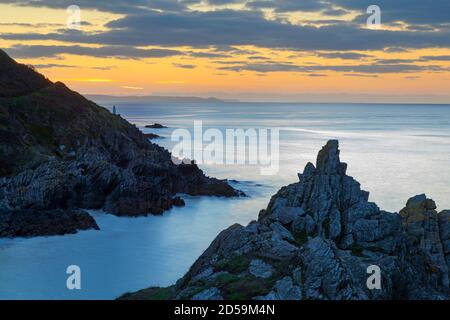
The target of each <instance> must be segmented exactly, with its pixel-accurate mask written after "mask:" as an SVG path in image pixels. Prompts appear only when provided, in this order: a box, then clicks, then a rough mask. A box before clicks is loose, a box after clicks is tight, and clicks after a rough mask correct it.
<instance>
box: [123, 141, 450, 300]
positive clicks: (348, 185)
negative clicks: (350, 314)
mask: <svg viewBox="0 0 450 320" xmlns="http://www.w3.org/2000/svg"><path fill="white" fill-rule="evenodd" d="M346 170H347V165H346V164H345V163H342V162H341V161H340V158H339V149H338V142H337V141H335V140H332V141H329V142H328V143H327V144H326V146H324V147H323V148H322V150H321V151H320V152H319V155H318V157H317V162H316V165H313V164H312V163H308V164H307V165H306V167H305V169H304V171H303V173H302V174H299V180H300V181H299V182H297V183H294V184H291V185H289V186H286V187H283V188H282V189H281V190H280V191H279V192H278V193H277V194H276V195H274V196H273V197H272V199H271V201H270V203H269V205H268V207H267V209H266V210H262V211H261V212H260V214H259V218H258V221H253V222H251V223H250V224H249V225H248V226H246V227H243V226H241V225H233V226H231V227H230V228H228V229H227V230H225V231H223V232H221V233H220V234H219V235H218V236H217V238H216V239H215V240H214V241H213V242H212V244H211V245H210V246H209V248H208V249H207V250H206V251H205V252H204V253H203V254H202V255H201V256H200V258H199V259H198V260H197V261H196V262H195V263H194V264H193V265H192V267H191V268H190V270H189V272H188V273H187V274H186V275H185V276H184V277H183V278H182V279H180V280H179V281H178V282H177V283H176V285H175V286H173V287H170V290H168V289H167V288H163V289H160V290H165V291H164V292H166V293H170V298H171V299H197V298H198V297H200V298H204V299H222V298H223V299H263V300H264V299H283V300H291V299H294V300H295V299H332V300H341V299H352V300H353V299H355V300H360V299H449V298H450V291H449V270H448V267H449V260H450V259H449V257H450V250H449V249H450V211H443V212H441V213H439V214H438V213H437V212H436V210H435V209H436V205H435V203H434V202H433V201H432V200H430V199H427V198H426V196H425V195H419V196H416V197H413V198H411V199H410V200H408V202H407V205H406V207H405V208H404V209H403V210H401V212H400V214H398V213H390V212H386V211H383V210H380V209H379V208H378V206H377V205H376V204H375V203H372V202H369V201H368V197H369V194H368V192H366V191H363V190H361V188H360V184H359V183H358V182H357V181H355V180H354V179H353V178H352V177H349V176H347V175H346ZM372 265H376V266H378V267H379V268H380V270H381V289H372V290H370V289H369V288H368V286H367V279H368V277H369V276H370V275H369V274H368V273H367V270H368V267H369V266H372ZM145 292H146V291H141V292H140V295H137V296H134V295H133V294H127V295H126V296H124V298H126V299H133V298H143V297H144V298H145ZM151 292H152V297H153V296H155V295H156V296H157V295H158V290H157V288H152V289H151Z"/></svg>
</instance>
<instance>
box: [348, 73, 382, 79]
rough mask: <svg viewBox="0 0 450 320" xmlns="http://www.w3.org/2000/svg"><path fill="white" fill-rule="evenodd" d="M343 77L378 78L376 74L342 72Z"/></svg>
mask: <svg viewBox="0 0 450 320" xmlns="http://www.w3.org/2000/svg"><path fill="white" fill-rule="evenodd" d="M344 76H345V77H360V78H378V75H376V74H360V73H344Z"/></svg>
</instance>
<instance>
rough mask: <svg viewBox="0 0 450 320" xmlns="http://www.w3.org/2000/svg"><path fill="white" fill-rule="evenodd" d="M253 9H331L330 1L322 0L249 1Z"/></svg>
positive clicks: (312, 10) (248, 3)
mask: <svg viewBox="0 0 450 320" xmlns="http://www.w3.org/2000/svg"><path fill="white" fill-rule="evenodd" d="M246 6H247V7H248V8H251V9H274V11H275V12H293V11H306V12H314V11H321V10H323V9H328V10H331V6H330V3H328V2H327V1H320V0H301V1H299V0H256V1H249V2H247V4H246Z"/></svg>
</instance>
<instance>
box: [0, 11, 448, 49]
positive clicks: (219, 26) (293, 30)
mask: <svg viewBox="0 0 450 320" xmlns="http://www.w3.org/2000/svg"><path fill="white" fill-rule="evenodd" d="M107 27H108V28H109V30H107V31H104V32H99V33H83V32H79V31H73V30H60V31H59V32H53V33H49V34H41V33H28V34H13V33H9V34H5V33H3V34H1V35H0V37H1V38H3V39H7V40H21V41H23V40H57V41H66V42H75V43H86V44H88V43H91V44H101V45H104V46H132V47H136V46H148V45H155V46H163V47H172V46H189V47H199V48H200V47H201V48H204V47H208V46H209V47H210V46H222V47H226V46H243V45H253V46H257V47H266V48H281V49H292V50H322V51H353V50H359V51H360V50H381V49H384V48H388V47H402V48H429V47H441V48H443V47H446V48H447V47H450V32H449V31H448V30H447V29H446V30H441V31H434V32H424V31H414V32H412V31H390V30H368V29H364V28H361V27H360V26H359V25H357V24H354V23H346V22H340V23H339V24H332V25H326V26H322V27H314V26H307V25H303V26H302V25H292V24H289V23H284V22H281V21H276V20H266V19H265V17H264V16H263V14H262V13H261V12H257V11H238V10H216V11H210V12H198V11H195V12H179V13H174V12H154V11H148V12H143V13H139V14H129V15H127V16H125V17H123V18H120V19H117V20H114V21H111V22H109V23H108V24H107ZM136 50H138V49H136ZM215 54H219V53H215Z"/></svg>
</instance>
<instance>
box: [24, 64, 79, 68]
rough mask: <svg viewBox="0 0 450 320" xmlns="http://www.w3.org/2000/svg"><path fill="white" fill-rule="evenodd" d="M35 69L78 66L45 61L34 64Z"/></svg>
mask: <svg viewBox="0 0 450 320" xmlns="http://www.w3.org/2000/svg"><path fill="white" fill-rule="evenodd" d="M33 67H35V68H36V69H51V68H78V67H77V66H72V65H67V64H58V63H47V64H35V65H33Z"/></svg>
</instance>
